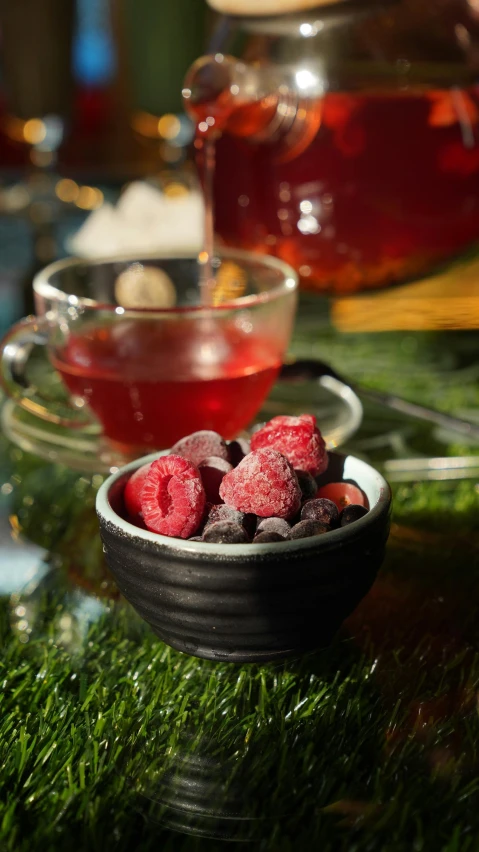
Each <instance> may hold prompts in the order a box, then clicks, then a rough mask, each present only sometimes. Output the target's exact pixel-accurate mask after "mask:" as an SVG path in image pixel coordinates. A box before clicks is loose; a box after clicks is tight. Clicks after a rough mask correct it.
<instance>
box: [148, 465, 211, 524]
mask: <svg viewBox="0 0 479 852" xmlns="http://www.w3.org/2000/svg"><path fill="white" fill-rule="evenodd" d="M205 502H206V498H205V491H204V488H203V485H202V483H201V477H200V474H199V473H198V471H197V469H196V468H195V467H194V466H193V465H192V464H191V462H189V461H188V460H187V459H184V458H182V456H177V455H170V456H162V457H161V458H159V459H156V460H155V461H154V462H152V464H151V467H150V470H149V471H148V474H147V477H146V480H145V484H144V485H143V489H142V492H141V510H142V512H143V518H144V521H145V524H146V526H147V527H148V529H149V530H151V531H152V532H156V533H161V535H170V536H178V538H188V536H190V535H194V533H195V532H196V530H197V529H198V527H199V525H200V523H201V519H202V517H203V511H204V508H205Z"/></svg>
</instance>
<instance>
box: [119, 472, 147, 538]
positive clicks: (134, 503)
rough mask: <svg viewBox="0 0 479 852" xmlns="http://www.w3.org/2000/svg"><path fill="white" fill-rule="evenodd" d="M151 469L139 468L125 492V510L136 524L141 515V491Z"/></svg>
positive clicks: (131, 477) (129, 481)
mask: <svg viewBox="0 0 479 852" xmlns="http://www.w3.org/2000/svg"><path fill="white" fill-rule="evenodd" d="M149 469H150V465H149V464H144V465H143V466H142V467H139V468H138V470H135V472H134V473H133V474H132V475H131V476H130V478H129V480H128V482H127V483H126V485H125V490H124V492H123V499H124V501H125V509H126V511H127V512H128V514H129V515H130V517H131V519H132V520H134V521H135V523H136V521H137V519H138V516H139V515H140V513H141V491H142V488H143V486H144V484H145V479H146V477H147V474H148V471H149Z"/></svg>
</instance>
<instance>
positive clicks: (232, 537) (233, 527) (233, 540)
mask: <svg viewBox="0 0 479 852" xmlns="http://www.w3.org/2000/svg"><path fill="white" fill-rule="evenodd" d="M203 541H207V542H209V543H210V544H246V543H247V542H249V537H248V534H247V532H246V530H245V528H244V527H242V526H240V525H239V524H233V523H231V521H218V522H217V523H216V524H210V525H209V526H208V527H206V529H205V531H204V533H203Z"/></svg>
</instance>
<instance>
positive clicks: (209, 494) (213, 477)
mask: <svg viewBox="0 0 479 852" xmlns="http://www.w3.org/2000/svg"><path fill="white" fill-rule="evenodd" d="M198 470H199V472H200V476H201V481H202V483H203V488H204V489H205V494H206V499H207V501H208V503H219V502H220V491H219V489H220V485H221V483H222V481H223V477H224V475H225V473H229V471H230V470H233V466H232V465H231V464H230V463H229V462H227V461H226V459H222V458H220V457H219V456H209V458H207V459H204V461H202V462H200V463H199V465H198Z"/></svg>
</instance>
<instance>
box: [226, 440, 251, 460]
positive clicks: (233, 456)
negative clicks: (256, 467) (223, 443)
mask: <svg viewBox="0 0 479 852" xmlns="http://www.w3.org/2000/svg"><path fill="white" fill-rule="evenodd" d="M250 450H251V447H250V445H249V441H247V440H246V439H245V438H237V439H236V441H230V442H229V444H228V455H229V460H230V462H231V464H232V465H233V467H236V465H238V464H239V463H240V461H243V459H244V457H245V456H247V455H248V453H249V452H250Z"/></svg>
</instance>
